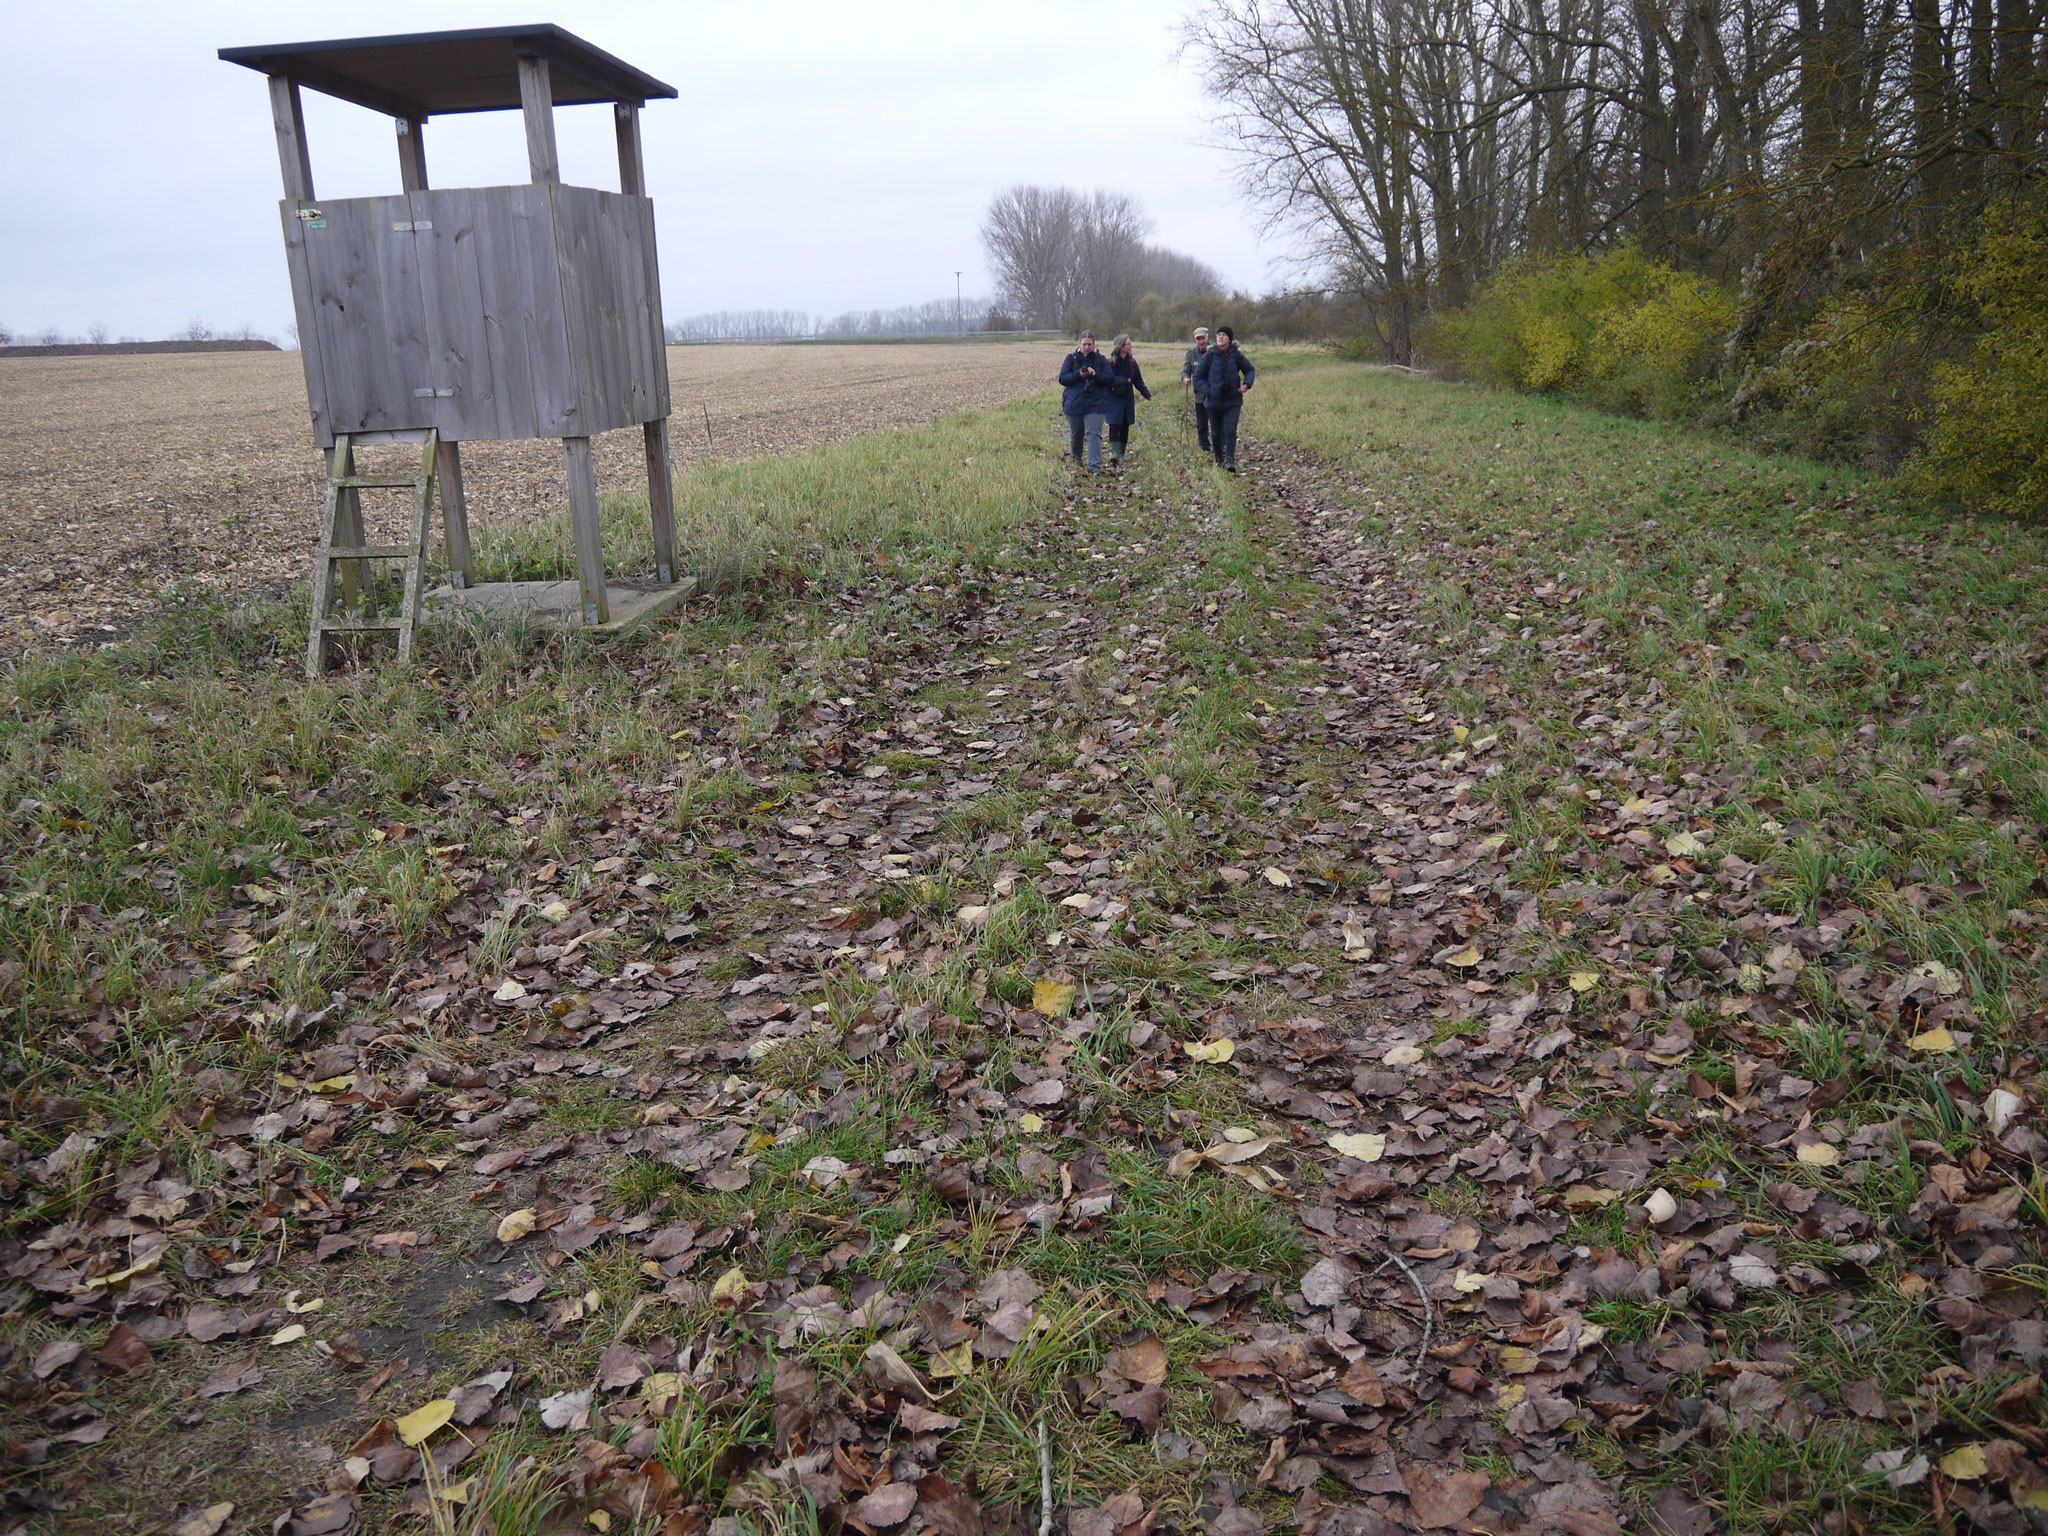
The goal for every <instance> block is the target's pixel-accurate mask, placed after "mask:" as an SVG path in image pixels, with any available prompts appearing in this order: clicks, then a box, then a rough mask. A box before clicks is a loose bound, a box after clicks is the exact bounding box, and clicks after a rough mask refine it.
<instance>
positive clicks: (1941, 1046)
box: [1906, 1024, 1956, 1051]
mask: <svg viewBox="0 0 2048 1536" xmlns="http://www.w3.org/2000/svg"><path fill="white" fill-rule="evenodd" d="M1906 1045H1907V1048H1908V1049H1910V1050H1915V1051H1952V1050H1954V1049H1955V1048H1956V1037H1955V1036H1954V1035H1952V1034H1950V1033H1949V1032H1948V1026H1947V1025H1946V1024H1937V1025H1935V1026H1934V1028H1932V1029H1930V1030H1925V1031H1923V1032H1922V1033H1920V1034H1917V1035H1915V1036H1914V1037H1913V1038H1912V1039H1910V1040H1908V1041H1907V1042H1906Z"/></svg>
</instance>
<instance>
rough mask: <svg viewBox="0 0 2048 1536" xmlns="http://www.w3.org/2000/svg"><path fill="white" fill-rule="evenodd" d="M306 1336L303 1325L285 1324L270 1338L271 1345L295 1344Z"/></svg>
mask: <svg viewBox="0 0 2048 1536" xmlns="http://www.w3.org/2000/svg"><path fill="white" fill-rule="evenodd" d="M305 1336H306V1325H305V1324H304V1323H286V1324H285V1325H284V1326H283V1327H282V1328H280V1329H278V1330H277V1332H275V1333H273V1334H272V1335H271V1336H270V1342H271V1343H273V1344H296V1343H298V1342H299V1340H301V1339H303V1338H304V1337H305Z"/></svg>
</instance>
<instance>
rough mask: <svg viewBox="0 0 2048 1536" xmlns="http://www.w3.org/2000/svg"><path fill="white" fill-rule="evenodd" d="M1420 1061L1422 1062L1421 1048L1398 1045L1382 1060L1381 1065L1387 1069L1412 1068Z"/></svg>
mask: <svg viewBox="0 0 2048 1536" xmlns="http://www.w3.org/2000/svg"><path fill="white" fill-rule="evenodd" d="M1420 1060H1422V1047H1421V1046H1419V1045H1397V1046H1394V1047H1393V1048H1391V1049H1390V1050H1389V1051H1388V1052H1387V1053H1386V1055H1384V1056H1382V1057H1381V1058H1380V1065H1381V1066H1385V1067H1412V1066H1414V1065H1415V1063H1416V1062H1418V1061H1420Z"/></svg>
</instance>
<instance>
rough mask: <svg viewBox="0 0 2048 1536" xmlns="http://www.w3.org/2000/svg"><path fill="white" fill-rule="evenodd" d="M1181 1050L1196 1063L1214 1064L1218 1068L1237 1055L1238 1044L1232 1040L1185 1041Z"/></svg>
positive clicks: (1181, 1045)
mask: <svg viewBox="0 0 2048 1536" xmlns="http://www.w3.org/2000/svg"><path fill="white" fill-rule="evenodd" d="M1180 1048H1181V1049H1182V1050H1184V1051H1186V1052H1187V1053H1188V1055H1189V1056H1191V1057H1193V1058H1194V1059H1195V1060H1196V1061H1207V1062H1213V1063H1215V1064H1216V1065H1218V1066H1221V1065H1222V1064H1223V1063H1224V1062H1226V1061H1228V1060H1230V1058H1231V1057H1233V1056H1235V1055H1236V1054H1237V1045H1236V1042H1234V1041H1230V1040H1183V1041H1182V1042H1181V1043H1180Z"/></svg>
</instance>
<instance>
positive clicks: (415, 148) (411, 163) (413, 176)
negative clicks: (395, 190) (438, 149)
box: [396, 117, 427, 192]
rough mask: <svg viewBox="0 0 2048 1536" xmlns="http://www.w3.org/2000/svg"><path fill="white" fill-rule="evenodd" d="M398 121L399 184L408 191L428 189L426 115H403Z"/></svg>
mask: <svg viewBox="0 0 2048 1536" xmlns="http://www.w3.org/2000/svg"><path fill="white" fill-rule="evenodd" d="M396 122H397V123H398V184H399V186H400V187H402V188H403V189H404V190H405V191H407V192H424V191H426V190H427V144H426V139H425V137H424V135H423V133H422V130H423V129H425V127H426V126H427V120H426V119H425V118H424V117H401V118H398V119H396Z"/></svg>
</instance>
